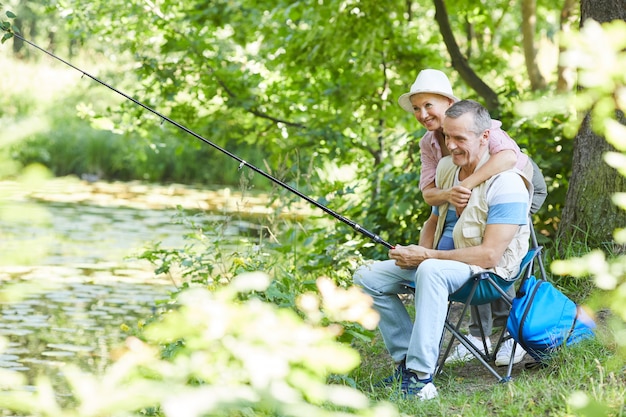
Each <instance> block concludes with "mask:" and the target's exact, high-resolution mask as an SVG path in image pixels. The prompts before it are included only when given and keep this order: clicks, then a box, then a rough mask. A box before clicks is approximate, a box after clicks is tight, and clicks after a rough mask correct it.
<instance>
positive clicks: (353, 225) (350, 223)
mask: <svg viewBox="0 0 626 417" xmlns="http://www.w3.org/2000/svg"><path fill="white" fill-rule="evenodd" d="M5 31H7V30H6V29H5ZM7 32H8V31H7ZM8 33H12V34H13V36H15V37H16V38H18V39H20V40H22V41H23V42H25V43H26V44H28V45H30V46H32V47H33V48H36V49H38V50H39V51H41V52H43V53H45V54H47V55H49V56H50V57H52V58H54V59H56V60H58V61H60V62H62V63H63V64H65V65H67V66H68V67H70V68H73V69H74V70H76V71H78V72H80V73H81V74H82V75H81V78H82V77H85V76H86V77H89V78H91V79H92V80H93V81H95V82H97V83H98V84H100V85H103V86H104V87H106V88H108V89H109V90H112V91H114V92H116V93H117V94H119V95H121V96H122V97H124V98H126V99H127V100H130V101H131V102H133V103H135V104H136V105H138V106H140V107H143V108H144V109H146V110H148V111H149V112H150V113H153V114H155V115H156V116H158V117H160V118H161V124H162V123H163V121H167V122H168V123H170V124H171V125H173V126H176V127H177V128H178V129H180V130H182V131H183V132H185V133H188V134H189V135H191V136H193V137H195V138H196V139H199V140H201V141H202V142H204V143H206V144H207V145H210V146H212V147H213V148H215V149H217V150H218V151H220V152H222V153H224V154H226V155H228V156H230V157H231V158H232V159H234V160H236V161H238V162H239V168H238V170H241V169H242V168H244V167H248V168H250V169H251V170H253V171H254V172H256V173H258V174H260V175H262V176H264V177H265V178H267V179H269V180H270V181H272V182H274V183H275V184H278V185H280V186H281V187H283V188H285V189H286V190H288V191H290V192H292V193H293V194H295V195H297V196H298V197H300V198H302V199H303V200H306V201H308V202H309V203H311V204H312V205H314V206H315V207H317V208H319V209H321V210H323V211H324V212H325V213H327V214H330V215H331V216H333V217H334V218H335V219H337V220H339V221H341V222H343V223H345V224H347V225H348V226H350V227H351V228H352V229H354V230H355V231H357V232H359V233H361V234H362V235H364V236H366V237H367V238H369V239H371V240H372V241H374V242H375V243H379V244H381V245H383V246H385V247H386V248H387V249H393V248H394V246H393V245H391V244H390V243H388V242H387V241H385V240H384V239H382V238H381V237H380V236H378V235H376V234H374V233H372V232H370V231H369V230H367V229H364V228H363V227H361V226H360V225H359V224H357V223H355V222H353V221H352V220H350V219H348V218H346V217H344V216H342V215H341V214H339V213H337V212H335V211H333V210H331V209H330V208H328V207H326V206H324V205H323V204H321V203H319V202H317V201H315V200H313V199H312V198H311V197H309V196H307V195H305V194H303V193H301V192H300V191H298V190H297V189H295V188H293V187H292V186H290V185H289V184H286V183H284V182H282V181H280V180H279V179H278V178H276V177H274V176H272V175H270V174H268V173H267V172H265V171H263V170H261V169H259V168H257V167H256V166H254V165H252V164H250V163H248V162H246V161H245V160H243V159H241V158H240V157H238V156H237V155H235V154H233V153H231V152H229V151H228V150H226V149H224V148H222V147H221V146H219V145H217V144H215V143H213V142H211V141H210V140H208V139H206V138H204V137H202V136H201V135H199V134H197V133H195V132H194V131H192V130H191V129H189V128H187V127H185V126H183V125H181V124H180V123H178V122H176V121H175V120H172V119H170V118H169V117H167V116H165V115H163V114H161V113H159V112H158V111H156V110H154V109H153V108H151V107H149V106H147V105H145V104H143V103H142V102H140V101H139V100H136V99H135V98H133V97H131V96H129V95H128V94H126V93H124V92H123V91H120V90H118V89H117V88H115V87H113V86H111V85H109V84H107V83H105V82H104V81H102V80H100V79H99V78H97V77H95V76H93V75H91V74H89V73H88V72H86V71H83V70H82V69H80V68H78V67H76V66H75V65H73V64H71V63H69V62H68V61H66V60H64V59H62V58H60V57H58V56H56V55H55V54H53V53H52V52H50V51H48V50H46V49H44V48H41V47H40V46H38V45H36V44H35V43H33V42H31V41H29V40H28V39H25V38H24V37H22V36H21V35H20V34H18V33H16V32H15V31H10V32H8Z"/></svg>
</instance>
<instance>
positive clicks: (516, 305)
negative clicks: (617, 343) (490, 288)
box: [506, 276, 596, 362]
mask: <svg viewBox="0 0 626 417" xmlns="http://www.w3.org/2000/svg"><path fill="white" fill-rule="evenodd" d="M506 327H507V330H508V331H509V334H510V335H511V337H512V338H513V339H514V340H515V341H516V342H517V343H518V344H519V345H520V346H522V347H523V348H524V349H525V350H526V351H527V352H528V354H530V355H531V356H532V357H533V358H534V359H535V360H536V361H538V362H543V361H545V360H546V359H547V358H548V357H549V356H550V354H551V353H552V352H553V351H554V350H555V349H557V348H558V347H560V346H563V345H566V346H569V345H572V344H575V343H578V342H580V341H581V340H584V339H587V338H590V337H592V336H593V335H594V333H593V329H594V328H595V327H596V324H595V323H594V321H593V319H591V317H589V316H588V315H587V314H586V313H585V311H584V310H583V309H582V308H581V307H580V306H578V305H576V303H574V302H573V301H572V300H570V299H569V298H567V296H565V295H564V294H563V293H562V292H560V291H559V290H558V289H556V288H555V287H554V286H553V285H552V284H551V283H550V282H548V281H546V280H544V279H537V278H535V277H534V276H530V277H529V278H527V279H525V280H524V281H523V282H522V285H521V286H520V289H519V290H518V291H517V293H516V295H515V298H514V299H513V305H512V307H511V312H510V314H509V318H508V320H507V325H506Z"/></svg>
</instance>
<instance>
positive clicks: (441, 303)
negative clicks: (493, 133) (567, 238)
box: [354, 100, 532, 399]
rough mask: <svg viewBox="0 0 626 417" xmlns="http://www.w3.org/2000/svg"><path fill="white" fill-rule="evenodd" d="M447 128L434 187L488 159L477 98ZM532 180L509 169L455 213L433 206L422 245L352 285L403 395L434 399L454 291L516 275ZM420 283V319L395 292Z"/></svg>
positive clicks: (366, 271) (485, 123) (485, 116)
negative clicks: (374, 318) (483, 278)
mask: <svg viewBox="0 0 626 417" xmlns="http://www.w3.org/2000/svg"><path fill="white" fill-rule="evenodd" d="M445 116H446V117H445V119H444V121H443V130H444V136H445V143H446V146H447V147H448V149H449V151H450V155H449V156H447V157H444V158H443V159H442V160H441V161H440V162H439V164H438V166H437V174H436V179H435V181H436V184H437V187H440V188H443V187H452V186H454V185H455V184H458V183H459V182H461V181H463V179H465V178H467V177H468V176H469V175H471V174H472V173H473V172H474V171H476V169H478V168H479V167H480V166H482V165H483V164H485V162H486V161H487V160H488V159H489V151H488V138H489V127H490V126H491V117H490V115H489V112H488V111H487V110H486V109H485V108H484V107H483V106H481V105H480V104H479V103H477V102H475V101H471V100H462V101H459V102H457V103H455V104H453V105H452V106H451V107H450V108H449V109H448V110H447V111H446V113H445ZM530 195H532V185H531V184H530V182H529V181H528V179H527V178H525V177H524V174H523V173H522V172H521V171H519V170H517V169H511V170H508V171H504V172H502V173H500V174H497V175H494V176H493V177H491V178H489V179H488V180H487V181H485V182H484V183H482V184H480V185H479V186H477V187H476V188H474V191H473V192H472V194H471V197H470V199H469V202H468V204H467V206H466V208H465V210H463V212H462V213H461V215H460V217H457V213H456V210H455V208H454V207H453V206H451V205H449V204H448V203H444V204H442V205H440V206H437V207H434V208H433V210H432V213H431V216H430V217H429V219H428V220H427V221H426V223H425V224H424V228H423V229H422V232H421V235H420V240H419V244H418V245H409V246H400V245H398V246H396V247H395V248H394V249H392V250H390V251H389V257H390V258H391V259H389V260H387V261H380V262H375V263H372V264H368V265H363V266H361V267H359V269H357V271H356V272H355V274H354V282H355V283H356V284H357V285H359V286H361V287H362V288H363V290H364V291H365V292H366V293H367V294H369V295H370V296H371V297H372V298H373V300H374V308H375V309H376V310H377V311H378V313H379V314H380V322H379V329H380V332H381V333H382V336H383V340H384V342H385V346H386V348H387V350H388V351H389V354H390V355H391V357H392V358H393V360H394V361H395V362H396V364H397V368H396V373H395V374H394V375H397V378H398V379H400V380H401V383H400V389H401V392H402V394H403V395H405V396H415V397H417V398H419V399H430V398H434V397H436V396H437V388H436V387H435V385H434V384H433V375H434V372H435V368H436V366H437V360H438V358H439V342H440V339H441V335H442V332H443V328H444V321H445V318H446V312H447V302H448V296H449V294H451V293H453V292H455V291H456V290H458V289H459V288H460V287H462V286H463V285H464V284H465V283H466V282H467V280H468V279H469V277H470V276H471V275H472V274H474V273H477V272H479V271H484V270H491V271H494V272H495V273H497V274H498V275H500V276H501V277H502V278H504V279H513V278H514V277H515V276H516V274H517V272H518V269H519V264H520V262H521V260H522V258H523V257H524V255H525V254H526V252H527V250H528V239H529V234H530V229H529V228H528V224H527V223H528V211H529V202H530V197H529V196H530ZM407 281H413V282H414V283H415V320H414V321H413V320H411V318H410V316H409V313H408V312H407V310H406V308H405V306H404V304H403V303H402V300H401V299H400V298H399V296H398V294H402V293H406V291H407V290H406V287H405V285H404V283H406V282H407Z"/></svg>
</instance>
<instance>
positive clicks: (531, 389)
mask: <svg viewBox="0 0 626 417" xmlns="http://www.w3.org/2000/svg"><path fill="white" fill-rule="evenodd" d="M606 331H607V330H606V329H604V328H602V330H600V331H599V336H598V337H597V338H596V339H594V340H587V341H583V342H581V343H580V344H578V345H575V346H571V347H567V348H564V349H561V350H559V351H558V352H556V353H555V355H554V357H553V358H552V360H551V361H550V363H549V364H548V365H547V366H546V367H543V368H534V369H526V367H525V363H531V362H532V361H531V360H530V359H529V356H528V355H527V356H526V358H525V359H524V361H523V362H522V363H520V364H517V365H515V366H514V368H513V378H512V380H511V381H510V382H508V383H500V382H498V381H497V380H496V378H494V377H493V376H492V375H491V374H490V373H489V372H488V371H487V370H486V369H485V368H484V367H483V366H482V365H481V364H480V363H479V362H478V361H476V360H474V361H471V362H468V363H465V364H458V365H454V366H448V365H446V367H445V368H444V372H443V373H442V374H440V375H438V376H437V377H436V378H435V385H436V386H437V389H438V391H439V397H438V398H436V399H434V400H430V401H422V402H420V401H416V400H415V399H407V400H402V399H397V398H396V392H397V387H396V389H390V388H376V387H375V384H376V382H377V381H379V380H380V379H382V378H384V377H386V376H388V375H390V374H391V372H393V364H392V361H391V359H390V357H389V355H387V353H386V351H385V348H384V345H383V343H382V340H381V339H380V337H376V338H375V339H374V340H373V341H372V342H370V343H364V342H360V343H359V344H358V345H356V346H355V347H356V349H357V350H358V351H359V352H360V353H361V357H362V365H361V367H360V368H358V369H357V370H355V371H354V373H353V375H352V377H353V378H354V380H355V381H356V384H357V387H358V388H359V389H360V390H362V391H364V392H367V393H368V395H369V396H370V398H371V399H373V400H376V401H392V402H394V403H395V404H396V406H397V407H398V409H399V410H400V412H402V413H405V414H408V415H414V416H442V417H446V416H450V417H453V416H454V417H456V416H464V417H466V416H468V417H469V416H477V417H478V416H481V417H482V416H516V417H517V416H542V415H543V416H573V415H581V416H582V415H584V416H624V415H626V406H625V402H624V398H625V397H626V368H625V367H624V364H623V361H620V360H615V359H616V356H615V351H614V349H613V348H612V347H607V343H606V342H604V340H605V336H606V334H605V333H604V332H606ZM580 392H582V393H584V394H585V395H586V396H587V400H588V405H587V408H581V409H575V408H574V407H573V406H572V405H570V404H569V401H570V399H571V398H572V397H573V395H574V393H578V394H577V395H578V396H579V397H580V396H581V395H580Z"/></svg>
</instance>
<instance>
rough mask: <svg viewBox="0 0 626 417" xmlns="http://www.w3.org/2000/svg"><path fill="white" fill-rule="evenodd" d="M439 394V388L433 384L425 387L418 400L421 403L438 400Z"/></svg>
mask: <svg viewBox="0 0 626 417" xmlns="http://www.w3.org/2000/svg"><path fill="white" fill-rule="evenodd" d="M438 395H439V393H438V392H437V387H435V384H433V383H432V382H429V383H428V384H426V385H424V388H422V390H421V391H420V392H418V393H417V398H419V399H420V400H421V401H424V400H432V399H433V398H437V396H438Z"/></svg>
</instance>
